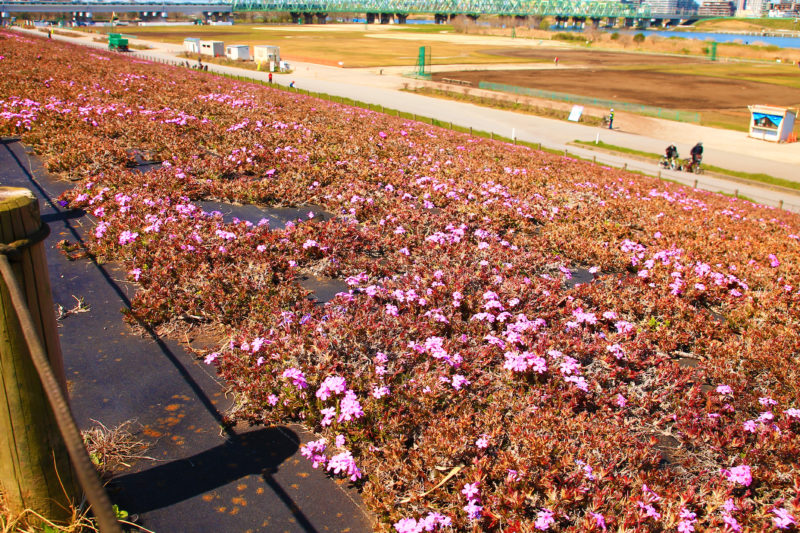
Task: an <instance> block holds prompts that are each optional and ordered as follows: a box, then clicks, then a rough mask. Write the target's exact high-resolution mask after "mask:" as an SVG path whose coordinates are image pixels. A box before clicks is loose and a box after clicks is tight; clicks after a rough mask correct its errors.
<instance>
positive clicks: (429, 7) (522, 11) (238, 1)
mask: <svg viewBox="0 0 800 533" xmlns="http://www.w3.org/2000/svg"><path fill="white" fill-rule="evenodd" d="M232 6H233V10H234V11H283V12H288V13H298V14H300V13H304V14H308V13H320V14H323V13H325V14H327V13H367V14H389V13H391V14H397V15H410V14H423V13H424V14H436V15H449V16H452V15H468V16H473V17H474V16H479V15H504V16H515V17H528V16H558V17H585V18H634V19H640V18H646V17H650V15H651V13H650V6H647V5H645V6H642V7H636V6H633V5H631V4H625V3H622V2H619V1H587V0H528V1H519V0H329V1H324V0H323V1H314V2H309V1H307V0H306V1H303V0H282V1H275V0H233V2H232Z"/></svg>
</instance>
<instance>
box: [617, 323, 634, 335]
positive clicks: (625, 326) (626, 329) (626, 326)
mask: <svg viewBox="0 0 800 533" xmlns="http://www.w3.org/2000/svg"><path fill="white" fill-rule="evenodd" d="M614 327H615V328H617V333H620V334H622V335H627V334H628V333H632V332H633V330H634V328H635V326H634V325H633V324H631V323H630V322H628V321H627V320H618V321H616V322H614Z"/></svg>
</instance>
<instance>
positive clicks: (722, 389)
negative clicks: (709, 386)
mask: <svg viewBox="0 0 800 533" xmlns="http://www.w3.org/2000/svg"><path fill="white" fill-rule="evenodd" d="M717 393H719V394H733V389H732V388H731V387H730V385H717Z"/></svg>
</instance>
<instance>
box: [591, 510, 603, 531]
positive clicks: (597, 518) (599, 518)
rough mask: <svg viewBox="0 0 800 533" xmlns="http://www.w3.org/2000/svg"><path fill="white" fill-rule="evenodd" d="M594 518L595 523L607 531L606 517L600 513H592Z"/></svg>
mask: <svg viewBox="0 0 800 533" xmlns="http://www.w3.org/2000/svg"><path fill="white" fill-rule="evenodd" d="M591 515H592V518H594V523H595V524H596V525H597V527H599V528H600V529H601V530H603V531H606V518H605V517H604V516H603V515H602V514H600V513H591Z"/></svg>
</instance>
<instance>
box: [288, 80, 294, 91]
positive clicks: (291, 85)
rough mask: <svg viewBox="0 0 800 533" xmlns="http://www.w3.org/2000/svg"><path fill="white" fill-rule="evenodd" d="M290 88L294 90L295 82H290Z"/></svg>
mask: <svg viewBox="0 0 800 533" xmlns="http://www.w3.org/2000/svg"><path fill="white" fill-rule="evenodd" d="M289 88H290V89H294V80H292V81H291V82H289Z"/></svg>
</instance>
